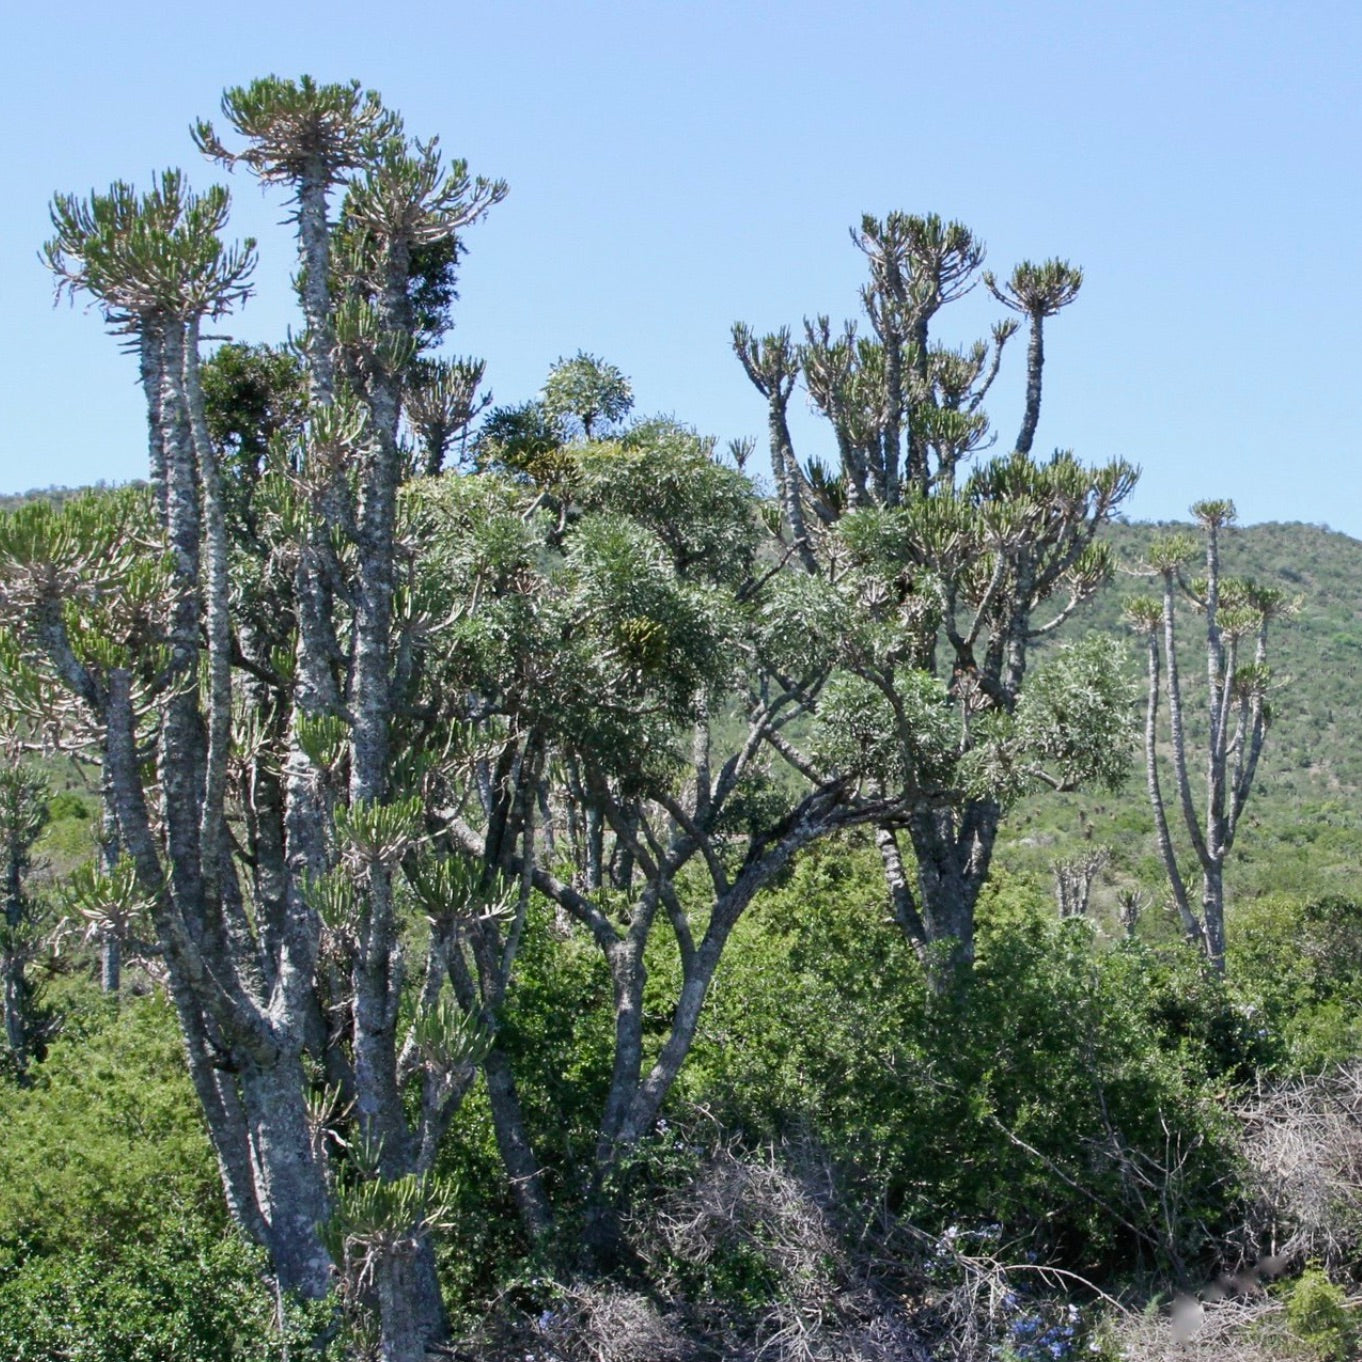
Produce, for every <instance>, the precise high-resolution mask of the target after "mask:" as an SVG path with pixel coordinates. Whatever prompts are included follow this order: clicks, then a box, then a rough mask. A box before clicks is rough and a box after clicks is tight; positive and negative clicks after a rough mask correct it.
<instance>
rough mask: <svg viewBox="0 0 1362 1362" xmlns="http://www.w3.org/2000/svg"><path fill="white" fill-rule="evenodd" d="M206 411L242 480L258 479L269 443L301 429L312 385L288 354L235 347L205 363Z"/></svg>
mask: <svg viewBox="0 0 1362 1362" xmlns="http://www.w3.org/2000/svg"><path fill="white" fill-rule="evenodd" d="M203 398H204V411H205V414H206V416H207V418H208V430H209V433H210V434H211V435H212V437H213V440H214V442H215V443H216V444H217V446H218V447H219V448H220V449H222V450H223V452H224V453H225V454H226V455H227V458H228V460H229V461H230V462H231V463H232V465H233V467H234V471H235V472H236V474H237V476H238V477H244V478H247V479H249V480H254V478H255V477H256V476H257V475H258V474H259V472H260V469H261V465H262V464H263V462H264V459H265V455H266V454H267V452H268V450H269V446H270V442H271V441H272V440H274V439H276V438H280V437H282V438H285V439H288V438H293V437H296V436H297V435H298V433H299V432H300V431H301V430H302V426H303V419H304V415H305V413H306V408H307V382H306V377H305V375H304V373H303V368H302V365H301V364H299V363H298V360H297V359H296V357H295V356H294V355H293V354H292V353H291V352H290V351H288V350H285V349H283V348H275V347H274V346H270V345H244V344H240V343H237V342H233V343H231V344H228V345H223V346H221V347H219V349H218V350H217V351H216V353H215V354H214V355H213V356H212V358H211V359H208V360H205V361H204V364H203Z"/></svg>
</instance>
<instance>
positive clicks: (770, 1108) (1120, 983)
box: [682, 846, 1255, 1275]
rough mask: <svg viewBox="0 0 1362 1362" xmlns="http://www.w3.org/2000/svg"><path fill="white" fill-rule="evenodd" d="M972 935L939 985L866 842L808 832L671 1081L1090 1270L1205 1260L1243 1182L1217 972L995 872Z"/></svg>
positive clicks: (1242, 1030)
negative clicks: (956, 968)
mask: <svg viewBox="0 0 1362 1362" xmlns="http://www.w3.org/2000/svg"><path fill="white" fill-rule="evenodd" d="M977 952H978V954H977V964H976V968H975V971H974V974H973V977H972V979H970V980H969V981H967V983H966V984H965V985H964V986H963V987H962V989H961V991H960V992H959V994H958V995H956V996H950V997H936V996H933V995H932V994H931V992H930V991H929V990H928V989H927V987H926V985H925V981H924V977H923V971H922V969H921V966H920V965H919V963H918V961H917V960H916V958H915V956H914V955H913V953H912V951H911V950H910V948H909V947H908V945H907V943H906V942H905V940H904V938H903V936H902V933H901V932H899V930H898V929H897V927H896V926H894V925H893V924H892V923H891V922H890V921H889V920H888V915H887V911H886V907H885V896H884V889H883V885H882V881H881V879H880V869H879V865H878V858H877V857H876V856H875V855H874V853H873V851H869V850H868V849H861V850H851V849H849V848H847V847H846V846H832V847H828V848H825V849H824V850H822V851H820V852H815V853H814V854H812V855H810V856H808V857H807V858H806V859H805V860H804V861H803V862H802V863H801V864H800V865H799V866H798V867H797V869H796V870H795V872H794V874H793V875H792V877H791V879H790V881H789V883H788V884H787V885H786V886H784V887H783V888H782V889H781V890H780V891H778V892H777V893H774V894H772V895H771V896H769V898H768V899H766V900H765V901H764V902H763V903H762V904H761V905H760V906H759V907H758V908H757V909H756V910H755V911H754V912H753V914H752V915H750V916H749V918H748V919H747V920H746V921H745V922H744V923H743V924H741V925H740V928H739V931H738V934H737V936H736V937H735V940H734V942H733V945H732V947H731V959H729V960H727V961H726V962H725V968H724V969H723V970H722V971H721V974H720V978H719V980H718V981H717V982H716V988H715V993H714V997H713V999H712V1006H711V1009H710V1011H709V1012H708V1014H707V1015H706V1018H705V1020H704V1022H703V1023H702V1035H701V1038H700V1042H699V1044H698V1045H697V1051H696V1053H695V1056H694V1062H693V1064H692V1065H691V1066H690V1068H689V1069H688V1071H687V1072H686V1073H685V1074H684V1076H683V1082H682V1092H683V1094H684V1096H685V1098H686V1099H688V1100H689V1101H690V1102H692V1103H694V1104H697V1105H703V1107H704V1109H705V1110H706V1111H708V1112H710V1113H711V1114H712V1115H713V1116H714V1117H715V1118H716V1119H717V1122H718V1124H719V1126H720V1127H726V1128H729V1129H731V1130H733V1131H735V1132H738V1133H741V1134H742V1135H744V1136H745V1137H746V1138H747V1139H748V1140H749V1141H758V1140H768V1139H774V1138H781V1137H785V1136H789V1135H792V1134H798V1133H800V1132H806V1133H810V1134H812V1135H813V1136H814V1137H815V1138H816V1139H817V1140H818V1142H819V1143H820V1144H821V1145H822V1146H823V1147H824V1148H825V1149H827V1150H829V1151H830V1152H831V1153H832V1154H833V1156H834V1158H835V1159H836V1160H837V1162H838V1164H839V1165H840V1166H841V1167H842V1168H843V1169H844V1170H846V1175H847V1178H848V1181H849V1183H850V1184H851V1185H853V1186H859V1188H860V1189H861V1194H862V1196H863V1197H864V1201H865V1204H866V1206H867V1208H873V1207H875V1206H887V1207H888V1208H889V1209H890V1210H892V1211H894V1212H896V1213H897V1214H899V1215H901V1216H903V1217H906V1218H908V1219H909V1220H911V1221H913V1222H914V1223H916V1224H918V1225H919V1226H920V1227H921V1228H923V1229H925V1230H927V1231H929V1232H931V1233H937V1234H939V1233H942V1232H944V1230H945V1229H946V1228H948V1227H949V1226H950V1225H958V1226H962V1227H968V1226H975V1227H981V1226H985V1225H991V1226H998V1227H1000V1230H999V1232H1000V1233H1002V1234H1003V1235H1004V1236H1005V1238H1006V1240H1007V1241H1009V1242H1011V1243H1012V1244H1013V1246H1014V1247H1013V1249H1012V1251H1014V1252H1023V1253H1024V1252H1031V1253H1035V1254H1037V1255H1039V1256H1041V1257H1045V1258H1048V1259H1051V1260H1054V1261H1059V1262H1062V1263H1067V1264H1068V1265H1069V1266H1070V1267H1072V1268H1074V1269H1075V1270H1080V1271H1083V1272H1084V1274H1085V1275H1091V1274H1094V1273H1097V1274H1100V1273H1104V1272H1113V1271H1116V1272H1120V1271H1129V1270H1132V1269H1134V1268H1136V1267H1140V1266H1143V1267H1147V1268H1158V1269H1164V1270H1166V1269H1172V1270H1173V1271H1175V1272H1178V1273H1188V1272H1195V1271H1199V1270H1201V1267H1202V1265H1203V1263H1208V1262H1209V1261H1210V1259H1211V1258H1212V1257H1213V1255H1214V1248H1215V1244H1216V1242H1217V1240H1218V1239H1219V1237H1220V1236H1221V1235H1222V1234H1223V1233H1224V1231H1225V1230H1226V1228H1227V1226H1228V1224H1229V1219H1230V1216H1231V1213H1232V1210H1233V1207H1234V1204H1235V1195H1236V1191H1237V1182H1236V1178H1235V1163H1234V1156H1233V1153H1232V1141H1231V1139H1230V1131H1229V1122H1228V1118H1227V1116H1226V1115H1225V1112H1224V1102H1223V1098H1224V1096H1225V1094H1226V1091H1227V1090H1228V1088H1229V1087H1231V1086H1232V1085H1233V1084H1234V1083H1235V1082H1236V1081H1237V1080H1238V1079H1239V1078H1241V1077H1244V1076H1247V1074H1248V1073H1250V1072H1251V1070H1252V1067H1253V1064H1254V1062H1255V1050H1254V1045H1255V1037H1254V1036H1253V1034H1252V1031H1251V1028H1249V1027H1248V1026H1247V1025H1246V1023H1245V1020H1244V1018H1243V1016H1242V1015H1241V1013H1240V1012H1239V1011H1238V1010H1237V1009H1236V1007H1235V1006H1234V1000H1233V998H1232V997H1231V995H1230V994H1229V993H1228V991H1227V990H1226V989H1225V988H1224V987H1223V985H1222V984H1220V983H1219V981H1217V980H1216V979H1215V978H1214V976H1212V975H1211V974H1210V973H1209V972H1208V971H1207V970H1206V969H1205V967H1204V965H1203V964H1202V963H1201V962H1200V961H1199V960H1198V958H1197V957H1196V956H1195V954H1194V953H1193V952H1191V951H1190V950H1188V949H1185V948H1182V947H1176V946H1175V947H1171V948H1170V949H1168V950H1166V951H1155V950H1152V949H1149V948H1147V947H1143V946H1140V945H1131V944H1122V945H1118V946H1115V947H1112V946H1111V945H1109V944H1107V943H1104V942H1102V941H1100V940H1099V939H1097V937H1096V935H1095V932H1094V929H1093V928H1092V927H1091V925H1090V924H1088V923H1086V922H1083V921H1081V920H1080V921H1071V922H1067V923H1060V922H1059V921H1057V920H1056V918H1055V915H1054V910H1053V907H1052V905H1051V903H1050V901H1049V896H1048V894H1043V893H1037V892H1035V891H1034V890H1033V889H1032V888H1031V887H1030V886H1028V885H1026V884H1024V883H1020V882H1016V881H1010V880H1008V879H1006V878H1005V877H1004V878H1003V879H1002V880H1001V881H1000V882H999V883H998V884H997V885H996V886H995V887H994V889H993V890H992V891H991V893H990V894H989V896H988V899H987V901H986V902H985V903H984V904H982V905H981V909H980V914H979V932H978V941H977ZM1018 1240H1021V1241H1024V1242H1021V1243H1017V1241H1018Z"/></svg>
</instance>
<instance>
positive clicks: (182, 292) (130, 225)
mask: <svg viewBox="0 0 1362 1362" xmlns="http://www.w3.org/2000/svg"><path fill="white" fill-rule="evenodd" d="M230 208H231V197H230V195H229V194H228V192H227V190H226V189H224V188H222V187H221V186H219V185H214V186H212V187H211V188H210V189H208V190H206V191H204V192H203V193H202V194H198V193H195V192H194V191H193V190H191V189H190V188H189V186H188V184H187V182H186V181H185V178H184V176H183V174H182V173H181V172H180V171H178V170H167V171H163V172H162V173H161V175H160V177H159V179H158V180H157V183H156V186H155V188H153V189H152V190H151V191H150V192H149V193H146V194H139V193H137V191H136V190H135V189H134V188H133V187H132V186H131V185H128V184H126V183H124V182H122V181H118V182H116V183H115V184H113V185H112V186H110V188H109V190H108V192H107V193H103V194H91V195H90V196H89V197H88V198H84V199H82V198H79V197H77V196H76V195H74V194H59V195H57V196H56V197H55V198H54V199H53V201H52V210H51V216H52V225H53V227H54V228H55V231H56V235H55V236H53V237H52V239H51V240H49V241H48V242H47V243H46V244H45V245H44V247H43V252H42V253H43V258H44V260H45V261H46V262H47V265H48V268H49V269H51V271H52V272H53V274H54V275H55V276H56V281H57V284H56V287H57V296H58V298H60V297H61V296H62V295H63V294H67V295H69V296H70V297H72V298H73V299H74V297H75V295H76V294H78V293H88V294H90V295H91V297H92V298H94V300H95V301H96V302H97V303H98V305H99V307H100V309H101V311H102V312H103V314H104V319H105V321H106V322H107V323H108V325H109V326H110V328H111V329H112V330H114V331H117V332H125V333H130V332H137V331H139V330H140V329H142V328H143V327H144V326H146V325H148V324H149V323H151V322H153V321H154V320H156V319H158V318H159V319H177V320H181V321H184V320H188V319H190V318H192V317H201V316H213V317H216V316H220V315H221V314H222V313H224V312H226V311H228V310H229V309H230V308H232V307H233V306H235V305H236V304H237V303H239V302H241V301H242V300H243V299H244V298H245V297H246V296H247V294H248V293H249V292H250V285H249V282H248V281H249V279H250V275H251V271H252V270H253V269H254V268H255V259H256V252H255V242H254V241H253V240H249V239H248V240H247V241H245V242H243V243H241V244H240V245H236V244H233V245H226V244H224V242H223V240H222V237H221V235H220V233H221V232H222V230H223V229H224V227H226V225H227V218H228V214H229V211H230Z"/></svg>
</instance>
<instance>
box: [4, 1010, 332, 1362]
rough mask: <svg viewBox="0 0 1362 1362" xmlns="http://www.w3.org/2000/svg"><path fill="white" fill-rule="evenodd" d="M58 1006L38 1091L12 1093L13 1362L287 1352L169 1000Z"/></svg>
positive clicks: (8, 1262)
mask: <svg viewBox="0 0 1362 1362" xmlns="http://www.w3.org/2000/svg"><path fill="white" fill-rule="evenodd" d="M61 1002H62V1004H63V1006H62V1011H63V1014H64V1019H65V1029H64V1033H63V1034H62V1036H61V1037H60V1038H59V1039H58V1040H57V1041H56V1042H55V1043H54V1044H53V1046H52V1048H51V1051H50V1053H49V1054H48V1057H47V1059H46V1061H45V1062H44V1063H43V1064H42V1065H40V1066H38V1067H37V1069H36V1070H35V1075H34V1077H35V1082H34V1085H33V1086H32V1087H31V1088H28V1089H19V1088H4V1089H0V1129H3V1131H4V1138H3V1140H0V1357H4V1358H6V1359H10V1358H13V1359H15V1362H20V1360H21V1359H23V1360H24V1362H27V1359H33V1362H39V1360H40V1359H41V1362H47V1359H51V1358H69V1359H72V1362H163V1360H164V1362H266V1360H267V1359H274V1358H280V1359H282V1358H283V1357H285V1356H287V1355H288V1351H289V1347H290V1341H289V1339H286V1338H285V1337H282V1336H280V1335H279V1334H278V1333H277V1332H276V1330H275V1329H274V1320H275V1317H276V1313H277V1301H276V1299H275V1296H274V1292H273V1290H272V1288H271V1287H270V1285H269V1283H268V1279H267V1277H266V1275H265V1270H264V1269H265V1265H264V1263H263V1262H262V1260H261V1257H260V1255H259V1254H258V1253H256V1252H255V1251H253V1250H251V1249H248V1248H247V1246H246V1245H245V1244H244V1243H243V1242H242V1241H241V1240H240V1239H239V1238H238V1236H237V1234H236V1232H235V1231H234V1230H233V1229H232V1228H231V1227H230V1226H229V1224H228V1222H227V1216H226V1211H225V1208H224V1207H223V1205H222V1194H221V1190H220V1187H219V1184H218V1178H217V1169H216V1166H215V1163H214V1159H213V1154H212V1150H211V1149H210V1147H209V1144H208V1140H207V1138H206V1136H205V1134H204V1132H203V1129H202V1118H201V1117H200V1115H199V1111H198V1104H197V1102H196V1101H195V1098H194V1094H193V1092H192V1090H191V1088H190V1086H189V1080H188V1078H187V1076H186V1075H185V1073H184V1060H183V1056H182V1051H181V1045H180V1041H179V1036H178V1033H177V1030H176V1026H175V1019H174V1015H173V1013H172V1012H171V1010H170V1008H169V1006H168V1004H167V1003H166V1002H165V1001H164V1000H162V999H159V998H156V997H146V998H129V999H127V1000H125V1002H124V1004H123V1007H122V1009H121V1011H119V1012H115V1011H114V1009H113V1007H112V1006H111V1005H110V1004H109V1003H108V1000H106V999H103V998H101V997H100V996H99V995H98V994H96V993H95V992H94V990H93V985H91V984H80V985H75V986H68V987H67V988H66V990H65V992H64V994H63V996H62V998H61ZM319 1319H320V1317H317V1318H314V1319H313V1320H312V1326H313V1328H312V1330H311V1331H308V1332H315V1326H316V1324H317V1323H318V1322H319ZM303 1323H304V1322H303V1320H302V1317H301V1315H298V1316H297V1318H296V1319H295V1324H296V1326H297V1327H296V1328H294V1327H292V1326H291V1328H290V1331H289V1332H290V1335H291V1336H292V1345H293V1346H294V1347H296V1345H297V1343H298V1342H299V1341H300V1339H301V1338H303V1337H306V1336H308V1332H303Z"/></svg>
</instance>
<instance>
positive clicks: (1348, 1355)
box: [1286, 1268, 1359, 1362]
mask: <svg viewBox="0 0 1362 1362" xmlns="http://www.w3.org/2000/svg"><path fill="white" fill-rule="evenodd" d="M1346 1299H1347V1297H1346V1295H1345V1294H1344V1292H1343V1290H1342V1288H1341V1287H1337V1286H1335V1285H1334V1284H1333V1283H1332V1282H1331V1281H1330V1280H1329V1278H1328V1277H1327V1276H1326V1275H1325V1274H1324V1273H1323V1272H1321V1271H1320V1270H1319V1269H1318V1268H1310V1269H1308V1270H1307V1271H1305V1272H1303V1273H1302V1274H1301V1275H1300V1276H1299V1277H1298V1278H1297V1279H1296V1280H1295V1281H1294V1282H1293V1283H1292V1284H1291V1287H1290V1289H1289V1291H1288V1292H1287V1296H1286V1320H1287V1324H1288V1325H1290V1328H1291V1332H1292V1333H1293V1334H1294V1335H1295V1336H1296V1338H1298V1339H1299V1340H1300V1341H1301V1342H1302V1343H1303V1344H1304V1345H1305V1346H1306V1347H1307V1348H1308V1349H1309V1350H1310V1352H1311V1353H1312V1355H1313V1356H1314V1357H1316V1358H1318V1359H1319V1362H1351V1360H1352V1359H1353V1358H1355V1357H1356V1356H1357V1352H1356V1349H1357V1345H1358V1342H1359V1330H1358V1326H1357V1324H1356V1323H1355V1322H1354V1321H1353V1319H1352V1316H1351V1315H1350V1314H1349V1312H1348V1309H1347V1306H1346V1305H1345V1303H1344V1302H1345V1301H1346Z"/></svg>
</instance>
